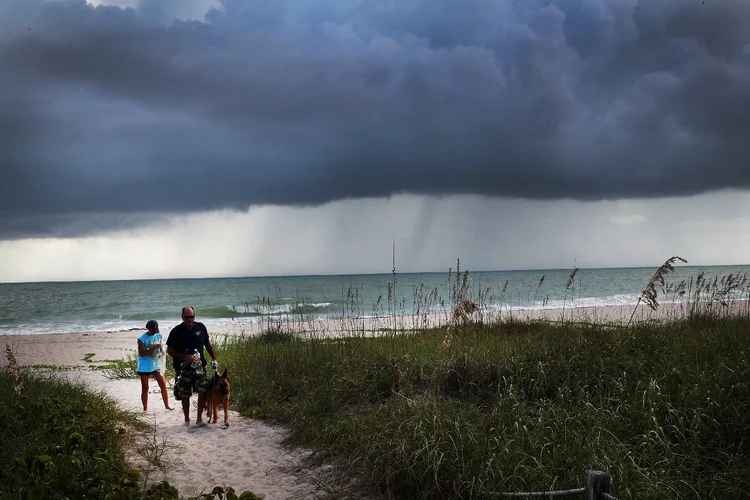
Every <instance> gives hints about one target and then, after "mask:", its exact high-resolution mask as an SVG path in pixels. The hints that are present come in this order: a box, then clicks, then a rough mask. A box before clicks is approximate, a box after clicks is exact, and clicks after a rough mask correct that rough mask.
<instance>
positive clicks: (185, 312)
mask: <svg viewBox="0 0 750 500" xmlns="http://www.w3.org/2000/svg"><path fill="white" fill-rule="evenodd" d="M182 322H183V323H185V326H186V327H188V328H192V327H193V325H194V324H195V309H193V306H185V307H183V308H182Z"/></svg>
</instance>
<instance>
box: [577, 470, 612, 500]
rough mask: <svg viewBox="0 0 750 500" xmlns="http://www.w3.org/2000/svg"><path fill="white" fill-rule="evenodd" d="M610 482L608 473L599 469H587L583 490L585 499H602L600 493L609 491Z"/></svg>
mask: <svg viewBox="0 0 750 500" xmlns="http://www.w3.org/2000/svg"><path fill="white" fill-rule="evenodd" d="M611 483H612V481H611V479H610V477H609V474H606V473H604V472H602V471H599V470H587V471H586V489H585V491H584V492H583V494H584V496H585V498H586V500H602V493H609V488H610V486H611V485H612V484H611Z"/></svg>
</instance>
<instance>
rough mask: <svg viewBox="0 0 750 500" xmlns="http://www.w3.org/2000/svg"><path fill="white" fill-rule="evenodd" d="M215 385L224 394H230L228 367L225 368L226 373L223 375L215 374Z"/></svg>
mask: <svg viewBox="0 0 750 500" xmlns="http://www.w3.org/2000/svg"><path fill="white" fill-rule="evenodd" d="M213 383H214V385H215V386H216V388H217V389H218V390H219V392H220V393H222V394H229V377H227V369H226V368H224V373H222V374H221V375H218V374H217V375H215V376H214V382H213Z"/></svg>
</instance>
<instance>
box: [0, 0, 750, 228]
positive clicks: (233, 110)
mask: <svg viewBox="0 0 750 500" xmlns="http://www.w3.org/2000/svg"><path fill="white" fill-rule="evenodd" d="M176 2H177V0H175V1H174V2H172V1H167V0H144V1H143V2H142V3H141V7H140V8H139V9H131V8H119V7H115V6H100V7H96V8H95V7H93V6H91V5H87V4H86V3H85V2H84V1H83V0H77V1H67V0H63V1H54V2H41V1H39V0H0V169H2V170H1V174H2V179H3V183H2V184H0V237H3V238H9V237H21V236H29V235H46V234H60V233H62V234H83V233H85V232H96V231H99V230H100V229H101V228H109V229H113V228H117V227H119V225H120V224H123V225H125V226H129V225H132V224H136V223H137V222H138V221H141V220H143V218H144V217H148V214H157V213H158V214H164V213H183V212H190V211H200V210H206V209H216V208H243V207H247V206H248V205H251V204H290V205H305V204H320V203H325V202H328V201H332V200H340V199H347V198H359V197H384V196H389V195H393V194H399V193H417V194H435V195H446V194H467V193H471V194H480V195H486V196H513V197H523V198H534V199H560V198H575V199H580V200H598V199H612V198H629V197H656V196H676V195H688V194H695V193H699V192H704V191H709V190H715V189H721V188H747V187H749V186H750V168H748V164H750V141H748V139H747V137H748V132H750V92H748V91H747V89H748V88H750V45H749V43H750V32H748V30H747V29H746V26H749V25H750V4H748V3H747V1H746V0H725V1H717V0H711V1H706V2H704V3H699V2H685V1H684V0H654V1H651V2H641V3H640V4H638V2H636V1H635V0H557V1H555V2H547V1H524V2H514V1H511V0H475V1H472V2H466V1H465V0H439V1H435V0H411V1H409V2H403V1H400V0H377V1H375V0H361V1H358V2H357V1H351V0H346V1H345V0H324V1H321V2H308V1H303V0H286V1H276V2H261V1H252V0H223V1H222V2H221V6H220V8H218V9H211V10H210V11H208V12H207V14H206V16H205V18H204V19H203V20H201V21H184V20H182V21H178V20H176V21H169V19H170V17H171V16H173V15H174V14H173V12H174V9H173V8H174V7H175V6H177V5H178V3H176ZM165 22H166V25H165ZM83 214H87V215H86V216H84V215H83ZM83 220H85V221H86V223H85V224H82V223H81V221H83ZM118 221H119V222H118ZM134 221H135V222H134ZM82 228H86V229H82ZM66 232H67V233H66Z"/></svg>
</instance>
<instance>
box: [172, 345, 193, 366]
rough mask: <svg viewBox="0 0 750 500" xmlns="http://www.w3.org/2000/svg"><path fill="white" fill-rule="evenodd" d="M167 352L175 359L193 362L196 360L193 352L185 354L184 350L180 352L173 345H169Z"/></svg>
mask: <svg viewBox="0 0 750 500" xmlns="http://www.w3.org/2000/svg"><path fill="white" fill-rule="evenodd" d="M167 354H169V355H170V356H172V357H173V358H175V359H178V360H180V361H190V362H191V363H192V362H193V361H195V356H194V355H192V354H185V353H184V352H180V351H178V350H177V349H175V348H174V347H172V346H171V345H167Z"/></svg>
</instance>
